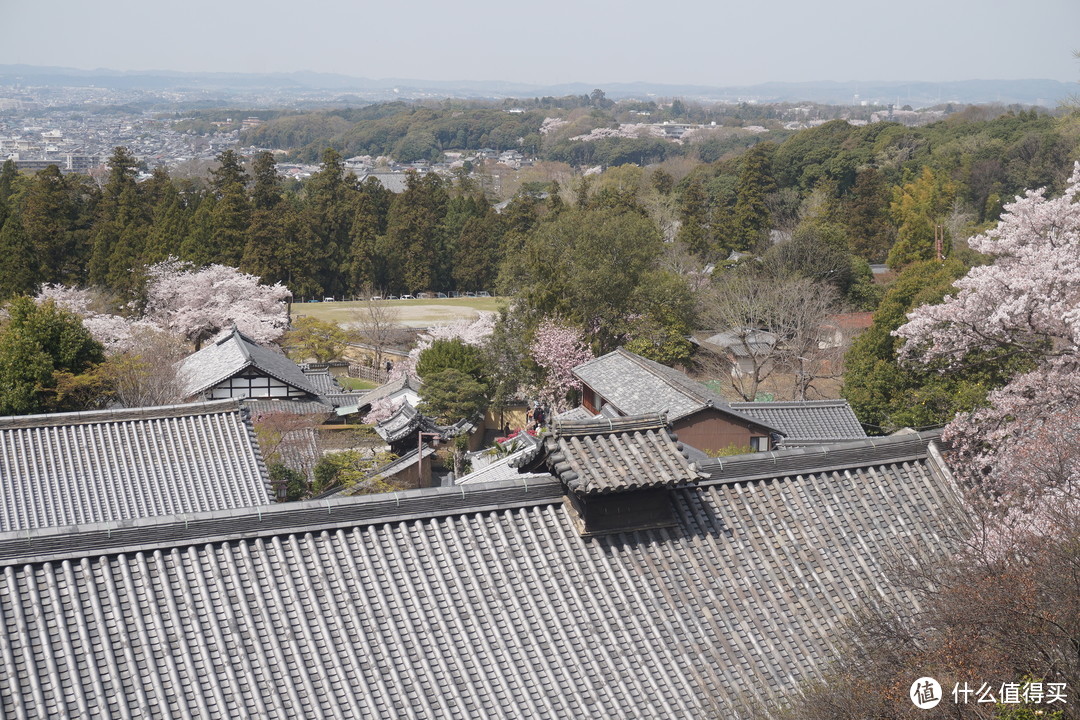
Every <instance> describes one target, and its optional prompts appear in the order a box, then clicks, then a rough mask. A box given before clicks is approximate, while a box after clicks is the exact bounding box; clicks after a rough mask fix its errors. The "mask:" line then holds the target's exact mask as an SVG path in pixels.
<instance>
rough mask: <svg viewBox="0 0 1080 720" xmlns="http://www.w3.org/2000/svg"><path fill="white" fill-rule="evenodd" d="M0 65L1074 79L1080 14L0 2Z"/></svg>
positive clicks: (828, 1) (945, 8)
mask: <svg viewBox="0 0 1080 720" xmlns="http://www.w3.org/2000/svg"><path fill="white" fill-rule="evenodd" d="M0 27H3V28H4V33H3V41H2V43H0V63H2V64H9V63H26V64H31V65H59V66H67V67H76V68H83V69H93V68H111V69H116V70H151V69H153V70H194V71H228V72H277V71H282V72H290V71H294V70H315V71H322V72H337V73H343V74H346V75H354V76H362V77H370V78H392V77H395V78H416V79H424V80H508V81H517V82H531V83H541V84H546V83H560V82H568V81H580V82H584V83H591V84H597V85H601V84H602V83H604V82H633V81H637V80H641V81H647V82H662V83H693V84H702V85H742V84H753V83H758V82H765V81H774V80H775V81H803V80H837V81H847V80H927V81H942V80H970V79H1021V78H1049V79H1055V80H1067V81H1074V80H1080V61H1077V60H1076V59H1075V58H1074V57H1073V51H1074V50H1078V49H1080V0H1033V1H1032V2H1028V3H1020V2H1016V1H1015V0H1010V2H1004V1H1003V0H899V1H896V2H888V3H884V2H878V1H875V0H773V1H772V2H752V1H751V0H741V1H739V2H735V1H733V0H702V1H700V2H695V3H689V2H679V1H678V0H676V1H675V2H671V1H667V0H653V1H652V2H642V1H641V0H619V1H617V2H616V1H615V0H548V1H547V2H535V1H534V2H528V1H522V0H458V1H456V2H454V1H450V0H407V1H402V0H397V1H395V0H381V1H379V2H372V1H370V0H352V1H349V0H290V1H289V2H286V1H285V0H216V1H214V2H210V1H208V0H181V1H180V2H162V1H161V0H53V1H52V2H38V1H36V0H0Z"/></svg>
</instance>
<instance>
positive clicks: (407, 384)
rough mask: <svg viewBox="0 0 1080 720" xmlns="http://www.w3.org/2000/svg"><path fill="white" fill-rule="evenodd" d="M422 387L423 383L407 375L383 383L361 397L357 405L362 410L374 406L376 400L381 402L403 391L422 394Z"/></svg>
mask: <svg viewBox="0 0 1080 720" xmlns="http://www.w3.org/2000/svg"><path fill="white" fill-rule="evenodd" d="M421 387H423V383H421V382H420V380H418V379H417V378H414V377H412V376H411V375H409V374H408V373H405V374H404V375H402V376H401V377H399V378H396V379H394V380H391V381H390V382H387V383H383V384H382V385H380V386H379V387H377V388H375V389H374V390H372V391H371V392H369V393H366V394H364V395H361V396H360V397H358V398H357V399H356V402H355V404H356V405H357V406H358V407H361V408H362V407H364V406H366V405H371V404H373V403H374V402H375V401H376V400H381V399H382V398H384V397H386V396H387V395H393V394H394V393H396V392H400V391H401V390H412V391H413V392H417V393H418V392H420V388H421Z"/></svg>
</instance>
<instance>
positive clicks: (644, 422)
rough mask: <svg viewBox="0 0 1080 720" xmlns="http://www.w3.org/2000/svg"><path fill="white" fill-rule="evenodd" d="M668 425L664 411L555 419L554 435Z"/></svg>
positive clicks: (663, 426) (659, 427) (601, 432)
mask: <svg viewBox="0 0 1080 720" xmlns="http://www.w3.org/2000/svg"><path fill="white" fill-rule="evenodd" d="M667 426H668V421H667V416H666V415H665V414H664V413H649V414H647V415H629V416H626V417H619V418H607V417H605V418H597V419H593V420H566V421H561V420H554V421H553V423H552V430H553V432H552V433H551V435H552V436H553V437H556V438H559V437H577V436H581V435H601V434H605V435H606V434H609V433H616V432H634V431H635V430H659V429H661V428H666V427H667Z"/></svg>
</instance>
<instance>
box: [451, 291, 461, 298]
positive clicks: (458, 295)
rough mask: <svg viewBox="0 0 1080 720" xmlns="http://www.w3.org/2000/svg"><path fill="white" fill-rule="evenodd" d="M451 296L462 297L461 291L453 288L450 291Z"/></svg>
mask: <svg viewBox="0 0 1080 720" xmlns="http://www.w3.org/2000/svg"><path fill="white" fill-rule="evenodd" d="M450 297H452V298H456V297H461V293H459V292H458V291H457V290H451V291H450Z"/></svg>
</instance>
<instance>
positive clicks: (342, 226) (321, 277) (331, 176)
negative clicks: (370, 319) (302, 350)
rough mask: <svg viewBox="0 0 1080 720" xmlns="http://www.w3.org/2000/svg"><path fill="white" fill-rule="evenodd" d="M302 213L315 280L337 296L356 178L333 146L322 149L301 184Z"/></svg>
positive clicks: (348, 243) (346, 252) (342, 285)
mask: <svg viewBox="0 0 1080 720" xmlns="http://www.w3.org/2000/svg"><path fill="white" fill-rule="evenodd" d="M304 191H305V202H304V207H305V215H306V221H307V223H308V226H309V227H310V229H311V231H312V233H313V237H310V239H311V240H312V241H313V244H312V245H310V246H309V252H311V253H312V255H313V256H314V257H315V258H316V260H317V267H318V271H317V275H316V280H317V281H318V283H319V284H320V285H321V286H322V288H323V290H324V291H325V292H326V293H328V294H330V295H334V296H335V297H336V296H339V295H343V294H344V293H345V290H346V287H345V281H344V278H343V273H342V269H343V268H345V267H347V266H348V257H349V251H350V248H351V245H352V243H351V241H350V238H349V231H350V230H351V228H352V215H353V213H352V212H351V207H352V202H351V200H352V198H353V196H354V194H355V192H356V178H355V177H354V176H353V175H352V174H347V173H346V172H345V165H344V163H342V161H341V155H340V154H339V153H338V152H337V151H336V150H334V149H333V148H327V149H326V151H325V152H323V156H322V166H321V167H320V168H319V172H317V173H315V174H314V175H312V176H311V179H310V180H308V181H307V183H306V184H305V185H304Z"/></svg>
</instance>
